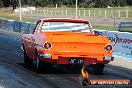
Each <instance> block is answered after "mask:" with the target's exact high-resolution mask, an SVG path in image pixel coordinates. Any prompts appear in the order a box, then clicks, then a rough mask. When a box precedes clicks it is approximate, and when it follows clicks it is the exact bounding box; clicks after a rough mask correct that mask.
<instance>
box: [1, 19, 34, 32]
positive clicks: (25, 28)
mask: <svg viewBox="0 0 132 88" xmlns="http://www.w3.org/2000/svg"><path fill="white" fill-rule="evenodd" d="M34 25H35V23H30V22H20V21H15V20H7V19H0V30H1V29H2V30H9V31H15V32H19V33H30V32H31V31H32V29H33V28H34Z"/></svg>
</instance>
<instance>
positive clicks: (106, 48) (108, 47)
mask: <svg viewBox="0 0 132 88" xmlns="http://www.w3.org/2000/svg"><path fill="white" fill-rule="evenodd" d="M104 49H105V51H106V52H112V50H113V46H112V45H111V44H107V45H106V46H105V48H104Z"/></svg>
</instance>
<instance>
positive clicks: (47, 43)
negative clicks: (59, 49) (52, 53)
mask: <svg viewBox="0 0 132 88" xmlns="http://www.w3.org/2000/svg"><path fill="white" fill-rule="evenodd" d="M51 48H52V45H51V43H50V42H45V43H44V49H46V50H50V49H51Z"/></svg>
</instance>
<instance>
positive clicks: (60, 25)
mask: <svg viewBox="0 0 132 88" xmlns="http://www.w3.org/2000/svg"><path fill="white" fill-rule="evenodd" d="M42 31H43V32H45V31H54V32H55V31H65V32H66V31H67V32H68V31H71V32H89V27H88V24H86V23H71V22H44V24H43V25H42Z"/></svg>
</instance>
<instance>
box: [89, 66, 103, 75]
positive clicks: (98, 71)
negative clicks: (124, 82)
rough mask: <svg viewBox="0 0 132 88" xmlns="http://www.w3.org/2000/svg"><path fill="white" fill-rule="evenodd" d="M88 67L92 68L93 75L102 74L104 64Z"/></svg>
mask: <svg viewBox="0 0 132 88" xmlns="http://www.w3.org/2000/svg"><path fill="white" fill-rule="evenodd" d="M90 67H91V68H92V70H93V73H94V74H102V73H103V70H104V67H105V65H104V64H95V65H91V66H90Z"/></svg>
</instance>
